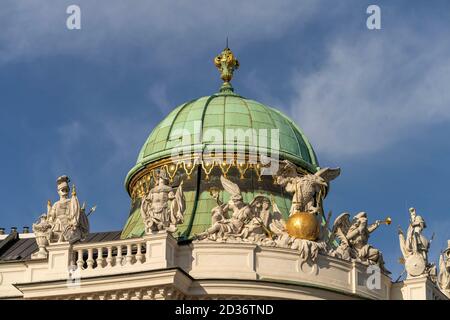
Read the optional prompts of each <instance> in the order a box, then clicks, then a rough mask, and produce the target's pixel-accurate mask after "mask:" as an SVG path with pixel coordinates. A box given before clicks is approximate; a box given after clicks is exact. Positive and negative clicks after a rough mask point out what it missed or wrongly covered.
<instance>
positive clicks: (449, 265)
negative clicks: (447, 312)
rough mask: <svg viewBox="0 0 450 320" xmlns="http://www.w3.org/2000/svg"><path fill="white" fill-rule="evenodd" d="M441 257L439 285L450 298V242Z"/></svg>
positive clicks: (449, 241)
mask: <svg viewBox="0 0 450 320" xmlns="http://www.w3.org/2000/svg"><path fill="white" fill-rule="evenodd" d="M447 243H448V245H447V248H446V249H445V250H444V251H443V252H442V253H441V255H440V257H439V275H438V284H439V287H440V289H441V291H442V292H443V293H444V294H445V295H446V296H447V297H449V298H450V240H448V242H447Z"/></svg>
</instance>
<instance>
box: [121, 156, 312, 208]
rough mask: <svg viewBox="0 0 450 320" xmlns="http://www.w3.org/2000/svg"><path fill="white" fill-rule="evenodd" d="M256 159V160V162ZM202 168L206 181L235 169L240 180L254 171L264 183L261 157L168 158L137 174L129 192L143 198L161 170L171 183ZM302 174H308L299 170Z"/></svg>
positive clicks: (133, 196) (133, 197)
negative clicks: (214, 172) (217, 169)
mask: <svg viewBox="0 0 450 320" xmlns="http://www.w3.org/2000/svg"><path fill="white" fill-rule="evenodd" d="M255 159H256V160H255ZM198 166H200V167H201V169H202V171H203V173H204V174H205V180H209V177H210V175H211V173H212V171H213V169H214V168H219V169H220V171H221V173H222V175H223V176H224V177H227V175H228V172H229V171H230V170H231V169H232V168H235V169H237V171H238V172H239V178H240V179H246V173H247V172H249V170H253V172H255V174H256V176H257V181H258V182H261V181H262V178H261V176H262V169H263V168H264V167H265V165H263V164H262V162H261V160H260V157H258V156H255V157H252V155H246V157H245V159H242V158H239V159H238V158H237V157H236V155H235V157H234V158H233V159H230V160H228V161H224V160H223V158H222V157H218V158H215V157H205V156H197V157H195V156H190V157H189V156H185V157H180V158H176V159H174V158H166V159H163V160H160V161H157V162H154V163H152V164H150V165H148V166H147V167H146V168H145V169H143V170H142V171H141V172H140V173H139V174H137V175H136V176H135V177H134V178H133V179H132V180H131V182H130V184H129V192H130V194H131V198H132V199H133V200H135V199H136V198H142V197H143V196H144V195H145V194H146V193H147V192H148V191H149V190H150V189H149V187H150V185H151V184H153V183H152V182H154V181H156V179H157V175H158V172H159V171H160V170H164V171H166V173H167V175H168V177H169V179H170V182H171V183H172V182H173V181H174V178H175V176H176V174H177V173H178V172H181V173H182V174H184V175H185V176H186V178H187V179H191V176H192V174H193V172H195V171H194V170H195V169H196V168H198ZM299 170H300V171H302V173H304V174H307V173H308V172H307V171H305V170H303V169H301V168H299Z"/></svg>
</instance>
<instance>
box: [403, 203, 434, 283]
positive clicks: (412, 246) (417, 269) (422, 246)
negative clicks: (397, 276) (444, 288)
mask: <svg viewBox="0 0 450 320" xmlns="http://www.w3.org/2000/svg"><path fill="white" fill-rule="evenodd" d="M409 213H410V222H409V226H408V230H407V231H406V237H405V235H404V233H403V231H402V229H401V228H400V227H399V228H398V235H399V241H400V250H401V252H402V254H403V259H404V263H405V270H406V273H407V277H408V278H412V277H419V276H422V275H428V276H430V278H431V279H432V280H436V266H435V265H434V264H433V263H430V262H428V251H429V249H430V244H431V241H429V240H428V239H427V238H426V237H425V236H424V235H423V230H424V229H425V228H426V223H425V220H424V219H423V218H422V217H421V216H419V215H417V213H416V210H415V209H414V208H410V209H409Z"/></svg>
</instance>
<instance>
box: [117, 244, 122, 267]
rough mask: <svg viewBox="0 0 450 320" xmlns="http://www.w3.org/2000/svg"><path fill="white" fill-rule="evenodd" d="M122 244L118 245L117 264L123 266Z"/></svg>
mask: <svg viewBox="0 0 450 320" xmlns="http://www.w3.org/2000/svg"><path fill="white" fill-rule="evenodd" d="M122 261H123V258H122V246H121V245H118V246H117V256H116V266H121V265H122Z"/></svg>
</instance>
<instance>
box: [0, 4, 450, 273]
mask: <svg viewBox="0 0 450 320" xmlns="http://www.w3.org/2000/svg"><path fill="white" fill-rule="evenodd" d="M336 2H337V1H319V0H311V1H298V0H291V1H268V0H259V1H226V2H223V1H210V0H209V1H206V0H200V1H195V2H194V1H137V0H136V1H133V2H130V1H115V0H110V1H93V0H90V1H84V0H71V1H63V0H61V1H57V2H55V1H47V0H46V1H44V0H41V1H38V2H36V1H16V0H6V1H2V3H1V4H0V150H1V152H2V157H1V158H0V177H1V178H2V179H1V182H0V200H1V203H2V210H1V212H2V213H1V219H0V226H3V227H6V228H7V229H9V228H10V227H11V226H17V227H19V228H21V227H22V226H24V225H28V226H31V224H32V222H33V221H35V220H36V218H37V217H38V216H39V214H41V213H42V212H44V211H45V205H46V201H47V199H52V200H53V201H54V200H55V199H56V198H57V195H56V192H55V179H56V177H57V176H59V175H61V174H67V175H69V176H70V177H72V181H73V182H74V183H75V184H76V185H77V188H78V194H79V197H80V198H81V200H86V201H87V202H88V204H90V205H93V204H97V205H98V211H96V213H95V214H94V215H93V216H92V217H91V225H92V229H93V230H94V231H103V230H118V229H121V227H122V226H123V224H124V223H125V221H126V218H127V215H128V209H129V197H128V195H127V193H126V192H125V189H124V187H123V181H124V178H125V175H126V173H127V172H128V170H129V169H130V168H131V167H132V166H133V164H134V163H135V161H136V158H137V154H138V152H139V150H140V147H141V145H142V144H143V143H144V141H145V139H146V137H147V136H148V134H149V133H150V132H151V130H152V128H153V127H154V126H155V125H156V124H157V123H158V122H159V121H160V120H162V119H163V117H164V116H165V115H166V114H167V113H168V112H169V111H170V110H172V109H173V108H174V107H175V106H177V105H179V104H181V103H183V102H184V101H187V100H190V99H192V98H195V97H199V96H204V95H209V94H212V93H214V92H216V91H217V90H218V88H219V86H220V83H221V81H220V79H219V76H218V73H217V70H216V69H215V67H214V66H213V64H212V58H213V57H214V56H215V55H216V54H218V53H219V52H220V51H221V50H222V49H223V47H224V45H225V38H226V37H227V36H228V37H229V38H230V47H231V48H232V49H233V51H234V52H235V54H236V55H237V57H238V59H239V60H240V62H241V68H240V70H238V71H237V72H236V75H235V79H234V80H233V84H234V87H235V89H236V91H237V92H238V93H239V94H241V95H243V96H246V97H249V98H252V99H255V100H258V101H261V102H263V103H266V104H269V105H272V106H275V107H277V108H279V109H281V110H282V111H283V112H285V113H286V114H288V115H289V116H290V117H292V118H293V119H294V120H295V121H296V122H297V123H298V124H299V126H300V127H301V128H303V130H304V131H305V133H306V135H307V136H308V137H309V139H310V141H311V142H312V144H313V146H314V147H315V150H316V152H317V154H318V158H319V162H320V164H321V165H322V166H340V167H341V168H342V174H341V176H340V177H339V178H338V179H337V180H335V181H334V182H333V184H332V187H331V192H330V194H329V196H328V198H327V199H326V210H332V211H333V214H334V217H335V216H336V215H337V214H339V213H341V212H343V211H348V212H350V213H352V214H356V213H357V212H359V211H366V212H368V214H369V217H370V219H372V220H375V219H383V218H385V217H386V216H388V215H389V216H391V217H392V219H393V224H392V225H391V226H389V227H386V226H382V227H380V229H379V230H377V231H376V232H375V233H374V234H373V237H372V238H371V243H372V244H373V245H374V246H376V247H378V248H380V249H381V250H382V251H383V253H384V255H385V260H386V261H387V267H388V268H389V269H390V270H392V271H393V273H394V275H393V278H396V277H397V275H398V274H399V272H401V270H402V266H401V265H399V264H398V263H397V258H398V257H400V255H401V254H400V250H399V245H398V239H397V230H396V229H397V226H398V225H401V226H402V227H403V228H406V226H407V223H408V211H407V209H408V208H409V207H410V206H414V207H416V208H417V210H418V212H419V213H420V214H422V215H423V216H424V217H425V219H426V220H427V222H428V229H427V230H426V234H427V235H431V234H432V233H433V232H435V233H436V237H435V240H434V242H433V244H432V250H431V257H432V258H433V259H434V260H435V261H436V260H437V256H438V253H439V251H440V250H441V249H442V248H443V247H444V245H445V244H446V240H447V239H450V218H449V209H448V205H447V202H446V200H447V199H448V197H449V196H450V192H449V188H448V181H449V180H450V166H449V164H450V142H449V137H450V126H449V124H450V90H449V88H450V85H449V84H450V37H449V36H448V32H449V26H450V22H449V21H450V4H449V3H448V1H433V2H432V5H431V4H430V2H427V1H400V0H399V1H370V2H369V1H361V0H352V1H350V0H348V1H340V2H339V3H336ZM130 3H132V4H130ZM70 4H78V5H79V6H80V7H81V12H82V22H81V23H82V29H81V30H77V31H69V30H67V28H66V24H65V23H66V18H67V14H66V13H65V11H66V8H67V6H68V5H70ZM369 4H377V5H379V6H380V7H381V14H382V16H381V19H382V22H381V23H382V29H381V30H377V31H370V30H368V29H367V28H366V18H367V14H366V8H367V6H368V5H369Z"/></svg>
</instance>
